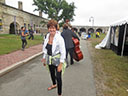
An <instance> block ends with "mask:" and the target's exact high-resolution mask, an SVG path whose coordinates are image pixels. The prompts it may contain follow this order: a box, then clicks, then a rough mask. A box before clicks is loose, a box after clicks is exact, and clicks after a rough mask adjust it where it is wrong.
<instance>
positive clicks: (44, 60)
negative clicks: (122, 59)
mask: <svg viewBox="0 0 128 96" xmlns="http://www.w3.org/2000/svg"><path fill="white" fill-rule="evenodd" d="M41 62H42V63H43V64H44V66H46V64H45V62H46V59H44V58H43V59H42V60H41Z"/></svg>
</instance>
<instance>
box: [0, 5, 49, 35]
mask: <svg viewBox="0 0 128 96" xmlns="http://www.w3.org/2000/svg"><path fill="white" fill-rule="evenodd" d="M14 16H16V25H17V30H19V29H20V28H21V26H24V24H26V28H27V29H28V26H33V29H35V30H37V31H40V32H45V31H47V30H46V29H47V28H46V26H44V27H42V24H40V22H41V21H42V20H45V21H46V22H47V21H48V20H47V19H45V18H42V17H40V16H37V15H34V14H31V13H28V12H25V11H23V10H19V9H17V8H14V7H11V6H8V5H5V4H2V3H0V19H2V25H3V26H2V30H0V33H2V34H3V33H5V34H8V33H9V30H10V25H11V24H12V23H14ZM34 26H35V28H34Z"/></svg>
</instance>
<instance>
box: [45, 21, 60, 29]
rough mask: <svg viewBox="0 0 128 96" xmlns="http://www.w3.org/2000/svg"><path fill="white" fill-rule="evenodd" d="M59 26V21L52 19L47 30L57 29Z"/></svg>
mask: <svg viewBox="0 0 128 96" xmlns="http://www.w3.org/2000/svg"><path fill="white" fill-rule="evenodd" d="M57 25H58V23H57V21H56V20H53V19H51V20H49V21H48V24H47V28H48V29H49V27H51V26H54V27H55V28H56V29H57Z"/></svg>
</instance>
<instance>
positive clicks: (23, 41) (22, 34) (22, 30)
mask: <svg viewBox="0 0 128 96" xmlns="http://www.w3.org/2000/svg"><path fill="white" fill-rule="evenodd" d="M26 36H28V34H27V32H25V27H21V40H22V51H24V48H25V46H26V45H27V40H26Z"/></svg>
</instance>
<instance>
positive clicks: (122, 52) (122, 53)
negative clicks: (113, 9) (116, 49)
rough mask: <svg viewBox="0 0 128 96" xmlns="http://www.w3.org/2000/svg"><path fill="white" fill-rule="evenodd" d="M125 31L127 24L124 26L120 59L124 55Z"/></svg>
mask: <svg viewBox="0 0 128 96" xmlns="http://www.w3.org/2000/svg"><path fill="white" fill-rule="evenodd" d="M126 31H127V23H126V24H125V29H124V36H123V44H122V51H121V57H122V56H123V55H124V43H125V37H126Z"/></svg>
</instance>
